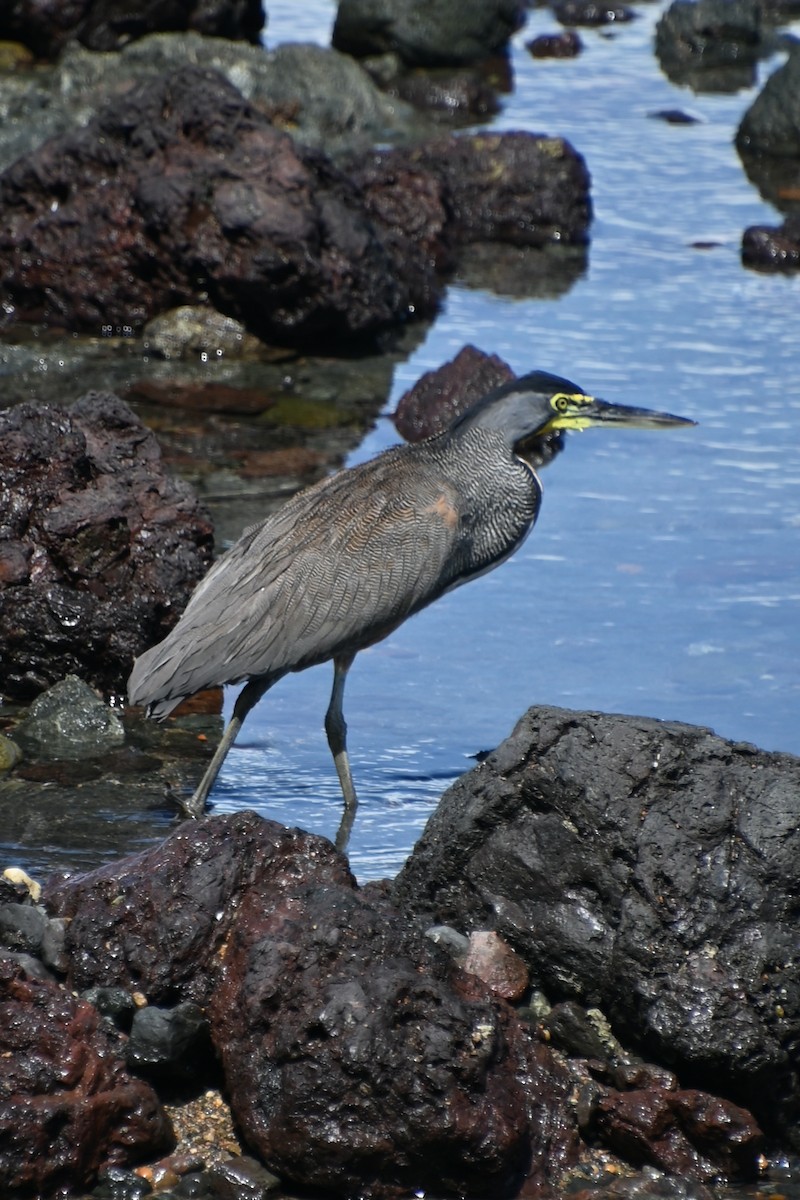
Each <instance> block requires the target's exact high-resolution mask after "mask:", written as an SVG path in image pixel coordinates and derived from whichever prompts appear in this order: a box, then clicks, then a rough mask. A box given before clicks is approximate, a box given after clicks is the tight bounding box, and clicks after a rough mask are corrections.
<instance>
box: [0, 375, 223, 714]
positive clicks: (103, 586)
mask: <svg viewBox="0 0 800 1200" xmlns="http://www.w3.org/2000/svg"><path fill="white" fill-rule="evenodd" d="M160 457H161V455H160V450H159V447H158V443H157V442H156V439H155V437H154V436H153V434H152V433H150V432H149V431H148V430H147V429H146V428H145V427H144V426H143V425H142V424H141V422H140V421H139V419H138V417H136V416H135V415H134V413H133V412H132V411H131V409H130V408H128V406H127V405H126V404H125V403H123V401H121V400H119V399H118V398H117V397H116V396H113V395H110V394H106V395H103V394H101V393H89V394H87V395H86V396H84V397H83V398H82V399H81V400H79V401H78V402H77V403H76V404H75V405H74V406H73V407H72V408H71V409H68V410H67V409H55V408H47V407H45V406H43V405H36V404H23V405H19V406H18V407H16V408H12V409H9V410H7V411H6V412H4V413H0V693H2V694H3V695H5V696H6V697H8V698H10V699H13V700H18V701H25V700H29V699H31V698H32V697H33V696H35V695H36V694H37V693H38V692H40V691H42V690H44V689H45V688H46V687H47V686H48V685H50V684H52V683H54V682H56V681H57V680H60V679H61V678H62V677H63V676H64V675H65V674H68V673H72V674H75V675H78V676H79V677H80V678H82V679H84V680H86V681H87V682H89V683H92V684H93V685H94V686H96V687H98V688H99V689H100V690H101V691H104V692H106V693H109V692H121V691H123V690H124V685H125V680H126V679H127V676H128V673H129V671H130V667H131V664H132V662H133V659H134V657H135V656H136V655H137V654H138V653H140V652H141V651H142V650H143V649H144V648H145V646H148V645H151V644H152V643H153V642H155V641H158V640H159V639H160V638H161V637H163V636H164V634H165V633H166V631H167V629H168V628H169V627H170V625H171V624H173V623H174V620H175V618H176V616H177V614H178V613H179V612H180V611H181V609H182V608H183V606H184V604H185V603H186V601H187V599H188V597H189V594H190V592H191V590H192V588H193V587H194V585H195V583H196V582H197V581H198V579H199V578H200V577H201V576H202V575H203V574H204V572H205V570H206V569H207V567H208V564H209V562H210V558H211V540H212V537H211V526H210V522H209V518H208V516H207V515H206V513H205V512H204V511H203V509H202V508H201V507H200V504H199V502H198V500H197V498H196V496H195V495H194V493H193V492H192V490H191V489H190V488H189V486H188V485H187V484H185V483H182V482H179V481H177V480H175V479H173V478H172V477H171V476H168V475H167V474H166V473H165V471H164V468H163V466H162V464H161V461H160Z"/></svg>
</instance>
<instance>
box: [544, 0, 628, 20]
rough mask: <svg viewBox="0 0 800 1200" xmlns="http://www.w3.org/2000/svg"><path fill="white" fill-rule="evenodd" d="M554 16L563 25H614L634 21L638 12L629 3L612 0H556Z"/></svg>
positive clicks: (553, 6)
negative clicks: (617, 2) (612, 0)
mask: <svg viewBox="0 0 800 1200" xmlns="http://www.w3.org/2000/svg"><path fill="white" fill-rule="evenodd" d="M552 9H553V16H554V17H555V18H556V20H557V21H560V22H561V24H562V25H589V26H596V25H614V24H619V23H620V22H624V21H632V20H633V19H634V17H635V16H636V13H635V12H634V11H633V9H632V8H629V7H628V5H627V4H614V3H612V2H611V0H605V3H604V2H603V0H555V3H554V4H553V5H552Z"/></svg>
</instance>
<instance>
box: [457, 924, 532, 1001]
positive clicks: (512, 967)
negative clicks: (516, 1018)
mask: <svg viewBox="0 0 800 1200" xmlns="http://www.w3.org/2000/svg"><path fill="white" fill-rule="evenodd" d="M459 965H460V966H461V968H462V970H464V971H469V972H470V974H472V975H477V976H478V978H479V979H482V980H483V982H484V983H485V984H486V986H487V987H488V988H489V990H490V992H491V993H492V995H493V996H500V997H501V998H502V999H503V1000H511V1001H515V1000H521V999H522V997H523V996H524V994H525V992H526V991H527V989H528V980H529V976H528V968H527V967H526V966H525V963H524V962H523V960H522V959H521V958H520V956H519V955H518V954H515V953H514V951H513V950H512V949H511V947H510V946H509V944H508V942H506V941H505V940H504V939H503V938H501V937H498V935H497V934H496V933H495V932H494V931H493V930H491V929H480V930H476V932H475V933H473V934H471V935H470V938H469V945H468V948H467V952H466V954H465V955H464V956H463V957H462V958H461V959H460V961H459Z"/></svg>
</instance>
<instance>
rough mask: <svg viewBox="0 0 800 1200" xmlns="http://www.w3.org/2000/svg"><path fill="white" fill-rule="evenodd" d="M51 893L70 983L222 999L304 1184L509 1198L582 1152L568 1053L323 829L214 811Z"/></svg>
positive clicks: (226, 1026)
mask: <svg viewBox="0 0 800 1200" xmlns="http://www.w3.org/2000/svg"><path fill="white" fill-rule="evenodd" d="M46 899H47V904H48V906H49V908H50V910H51V911H53V912H56V913H58V914H59V915H60V916H61V917H64V918H68V919H69V923H68V925H67V951H68V954H69V956H70V959H71V962H70V969H69V973H68V983H69V985H70V986H71V987H75V988H81V987H84V986H87V985H99V986H100V987H103V988H107V987H109V986H112V985H115V984H120V985H122V986H125V987H126V988H128V989H136V990H138V991H143V992H145V993H146V994H147V996H148V998H149V999H150V1000H151V1001H155V1002H156V1003H158V1004H161V1005H164V1004H175V1003H176V1002H178V1008H179V1009H180V1008H182V1007H185V1002H186V1001H187V1000H189V1001H194V1002H196V1003H198V1004H200V1005H201V1006H202V1005H204V1004H206V1003H208V1009H207V1011H208V1016H209V1018H210V1024H211V1034H212V1038H213V1042H214V1044H215V1046H216V1049H217V1051H218V1054H219V1056H220V1059H221V1063H222V1068H223V1071H224V1074H225V1081H226V1089H227V1092H228V1093H229V1095H230V1100H231V1105H232V1109H233V1112H234V1115H235V1117H236V1120H237V1123H238V1125H239V1127H240V1129H241V1130H242V1131H243V1133H244V1135H245V1137H246V1139H247V1141H248V1143H249V1145H250V1146H251V1147H252V1148H253V1149H255V1150H256V1151H257V1152H258V1153H259V1155H260V1156H261V1157H263V1158H264V1159H265V1161H266V1162H267V1163H268V1164H269V1165H270V1166H272V1167H274V1168H275V1169H276V1170H278V1171H279V1172H280V1173H281V1174H282V1175H283V1176H284V1177H285V1178H287V1179H289V1180H291V1181H292V1182H293V1183H295V1184H298V1185H302V1186H307V1187H315V1188H316V1187H320V1188H324V1189H326V1190H328V1191H332V1192H334V1193H335V1194H339V1195H346V1196H351V1195H354V1194H358V1195H363V1196H376V1197H377V1196H397V1195H401V1194H406V1193H407V1192H408V1191H409V1190H413V1189H414V1188H426V1189H431V1190H435V1189H440V1190H444V1191H446V1192H454V1193H456V1194H463V1195H479V1196H485V1195H487V1194H489V1193H491V1194H492V1195H494V1196H498V1197H500V1196H504V1195H513V1194H515V1192H516V1190H517V1188H518V1187H519V1185H520V1183H521V1181H522V1180H523V1179H524V1178H525V1177H526V1176H529V1177H530V1178H531V1179H532V1180H535V1181H539V1182H541V1181H542V1180H543V1179H544V1178H546V1177H548V1176H553V1177H555V1176H557V1175H558V1173H559V1172H560V1171H562V1170H563V1169H564V1167H565V1166H566V1165H567V1164H569V1163H570V1162H572V1161H573V1159H574V1156H575V1152H576V1146H577V1133H576V1128H575V1122H574V1117H573V1115H572V1112H571V1109H570V1107H569V1104H568V1096H569V1091H570V1082H571V1081H570V1076H569V1074H568V1072H567V1071H566V1069H565V1068H564V1066H563V1065H562V1064H561V1063H560V1062H559V1061H558V1060H557V1059H555V1058H554V1057H553V1055H552V1053H551V1051H550V1050H549V1049H548V1048H547V1047H546V1046H544V1045H542V1044H540V1043H539V1042H537V1041H536V1040H535V1039H534V1038H532V1037H531V1035H530V1033H529V1032H528V1030H527V1029H526V1027H525V1026H524V1025H523V1024H522V1023H521V1022H520V1021H519V1020H518V1019H517V1018H516V1016H515V1014H514V1012H513V1010H511V1009H510V1008H509V1007H507V1006H506V1005H505V1004H503V1003H502V1002H498V1001H496V1000H495V999H493V997H492V996H491V993H490V992H489V991H488V990H487V989H486V987H485V986H484V985H483V984H482V983H481V982H480V980H479V979H477V978H476V977H475V976H473V975H469V974H466V973H464V972H462V971H460V970H459V969H458V968H457V967H456V966H455V965H454V964H453V962H452V960H451V958H450V957H449V955H448V954H447V953H446V952H444V951H443V950H440V949H439V948H438V947H436V946H434V945H433V944H432V943H431V942H430V940H429V939H428V938H426V937H425V936H424V934H422V933H421V932H420V931H418V930H416V928H411V927H409V925H408V923H407V921H406V920H405V918H404V917H403V916H401V915H400V914H399V913H397V912H395V911H394V910H392V909H390V908H388V907H387V905H386V903H385V901H384V900H383V899H382V898H378V899H371V898H369V897H367V896H365V895H363V894H361V893H359V892H358V890H357V888H356V885H355V881H354V880H353V878H352V876H351V875H350V873H349V871H348V870H347V867H346V864H345V861H344V859H343V858H342V857H341V856H340V855H338V854H336V852H335V851H334V849H333V847H332V846H331V845H330V843H329V842H326V841H325V840H324V839H321V838H316V837H312V836H310V835H307V834H303V833H301V832H299V831H297V830H288V829H284V828H283V827H281V826H278V825H276V824H274V823H272V822H268V821H263V820H262V819H261V818H259V817H257V816H256V815H255V814H253V813H239V814H234V815H231V816H226V817H219V818H209V819H207V820H204V821H201V822H191V823H188V824H186V825H184V826H182V827H181V828H180V829H179V830H178V831H177V832H176V833H175V834H173V835H172V836H171V837H170V838H169V839H167V841H166V842H165V843H164V844H163V845H162V846H161V847H158V848H156V849H154V850H150V851H148V852H146V853H144V854H140V855H137V856H135V857H133V858H129V859H127V860H125V861H123V862H121V863H117V864H115V865H114V866H113V867H109V868H103V869H100V870H97V871H94V872H91V873H90V874H88V875H85V876H81V877H78V878H76V879H71V880H70V879H67V880H64V881H62V882H58V881H53V882H52V883H51V884H49V885H48V887H47V889H46ZM181 1002H184V1003H183V1005H181ZM143 1011H144V1012H146V1011H147V1010H143ZM174 1011H176V1010H174ZM192 1012H195V1013H196V1010H195V1009H194V1008H193V1007H192ZM140 1019H141V1017H140V1016H138V1015H137V1017H136V1018H135V1019H134V1025H135V1024H136V1021H138V1020H140ZM155 1023H156V1025H159V1026H161V1025H163V1021H162V1020H160V1019H157V1020H156V1022H155Z"/></svg>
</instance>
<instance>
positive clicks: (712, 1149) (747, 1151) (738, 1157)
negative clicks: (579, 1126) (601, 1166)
mask: <svg viewBox="0 0 800 1200" xmlns="http://www.w3.org/2000/svg"><path fill="white" fill-rule="evenodd" d="M594 1120H595V1128H596V1131H597V1135H598V1136H599V1137H600V1138H601V1139H602V1140H603V1141H604V1142H605V1144H606V1145H608V1146H609V1147H610V1148H611V1149H613V1150H615V1151H616V1152H617V1153H619V1154H621V1155H622V1156H623V1157H624V1158H625V1160H626V1161H627V1162H631V1163H633V1164H635V1165H641V1164H642V1163H651V1164H652V1165H654V1166H657V1167H660V1168H661V1169H662V1170H664V1171H668V1172H669V1173H670V1174H671V1175H677V1176H679V1177H680V1178H684V1179H696V1180H699V1181H700V1182H706V1183H711V1182H712V1181H714V1180H717V1179H719V1177H720V1176H727V1177H728V1178H737V1177H745V1178H747V1177H748V1176H749V1177H751V1178H754V1177H755V1176H756V1174H757V1160H758V1156H759V1154H760V1152H761V1149H762V1145H763V1138H762V1135H761V1130H760V1129H759V1128H758V1126H757V1125H756V1123H755V1121H754V1120H753V1118H752V1117H751V1115H750V1113H749V1112H747V1111H746V1110H744V1109H740V1108H737V1107H736V1106H735V1105H733V1104H730V1103H727V1102H725V1101H723V1100H717V1099H715V1098H714V1097H712V1096H707V1095H705V1094H704V1093H702V1092H696V1091H689V1090H683V1091H682V1090H677V1091H663V1090H660V1089H650V1090H648V1091H646V1092H645V1091H631V1092H624V1093H622V1092H617V1093H614V1094H611V1095H607V1096H604V1097H602V1098H601V1099H600V1101H599V1103H598V1105H597V1108H596V1110H595V1113H594Z"/></svg>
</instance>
